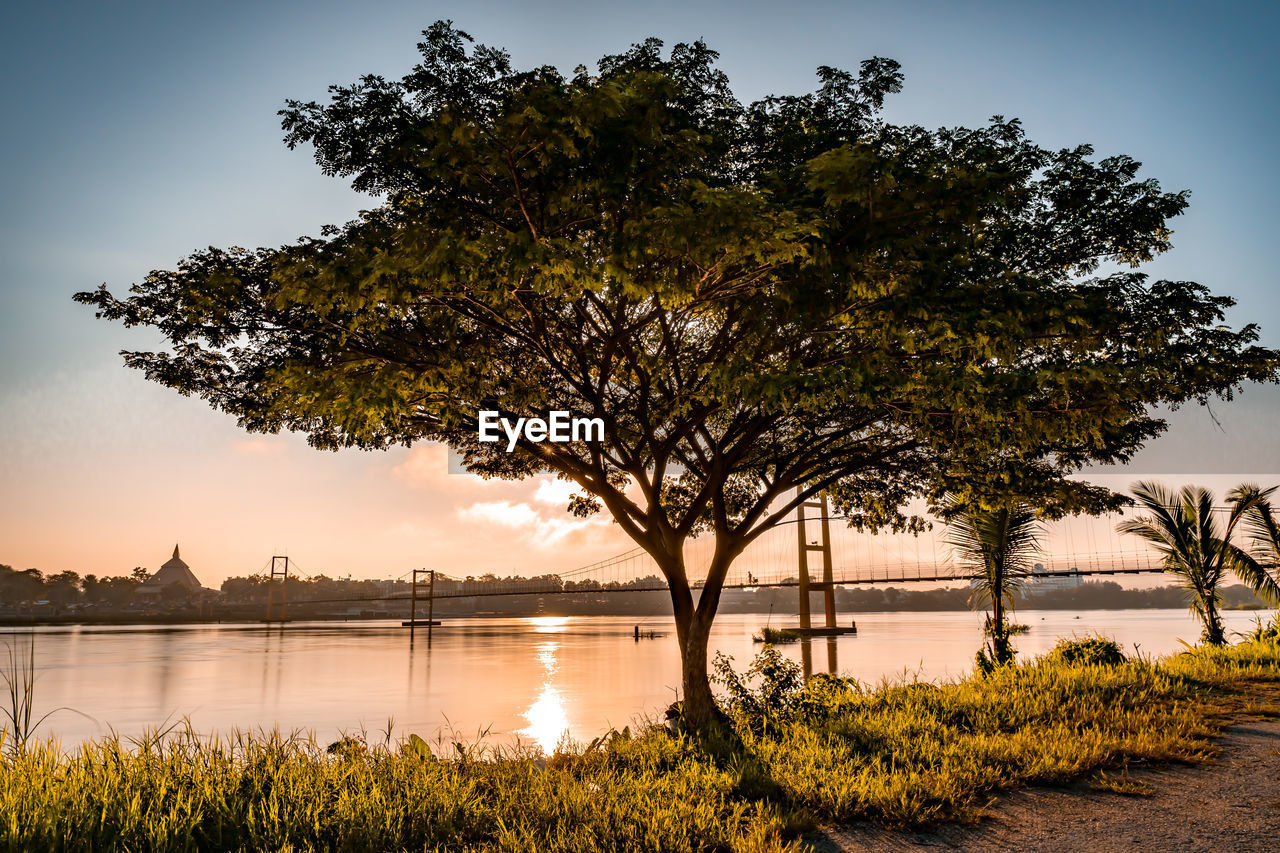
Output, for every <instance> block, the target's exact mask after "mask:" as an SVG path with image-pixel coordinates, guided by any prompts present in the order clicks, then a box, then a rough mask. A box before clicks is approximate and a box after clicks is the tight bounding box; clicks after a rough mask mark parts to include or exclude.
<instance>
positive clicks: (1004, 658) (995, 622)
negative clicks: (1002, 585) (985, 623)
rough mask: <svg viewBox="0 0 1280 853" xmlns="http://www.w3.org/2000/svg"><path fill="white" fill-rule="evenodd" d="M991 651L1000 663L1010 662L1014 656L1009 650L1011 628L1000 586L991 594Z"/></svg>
mask: <svg viewBox="0 0 1280 853" xmlns="http://www.w3.org/2000/svg"><path fill="white" fill-rule="evenodd" d="M991 651H992V652H994V654H993V655H992V657H994V658H995V662H996V663H998V664H1006V663H1009V661H1010V660H1011V659H1012V657H1013V655H1012V654H1011V653H1010V650H1009V628H1008V626H1007V625H1005V614H1004V596H1003V595H1001V594H1000V589H999V587H997V588H996V593H995V595H993V596H991Z"/></svg>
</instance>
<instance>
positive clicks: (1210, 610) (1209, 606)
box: [1201, 595, 1226, 646]
mask: <svg viewBox="0 0 1280 853" xmlns="http://www.w3.org/2000/svg"><path fill="white" fill-rule="evenodd" d="M1201 601H1202V603H1203V604H1202V606H1203V608H1204V641H1205V642H1206V643H1208V644H1209V645H1211V646H1221V645H1222V644H1223V643H1225V642H1226V631H1225V629H1224V628H1223V626H1222V616H1221V615H1220V614H1219V613H1218V606H1217V604H1215V603H1214V600H1213V596H1212V595H1206V596H1204V598H1203V599H1201Z"/></svg>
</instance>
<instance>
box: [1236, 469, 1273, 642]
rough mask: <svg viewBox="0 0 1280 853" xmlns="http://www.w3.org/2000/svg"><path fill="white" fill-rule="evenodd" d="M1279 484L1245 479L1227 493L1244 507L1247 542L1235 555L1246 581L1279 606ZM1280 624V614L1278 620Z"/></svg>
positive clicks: (1271, 602)
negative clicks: (1276, 506) (1274, 504)
mask: <svg viewBox="0 0 1280 853" xmlns="http://www.w3.org/2000/svg"><path fill="white" fill-rule="evenodd" d="M1278 488H1280V487H1277V486H1272V487H1271V488H1269V489H1263V488H1260V487H1259V486H1257V485H1256V484H1253V483H1244V484H1241V485H1240V486H1237V487H1236V488H1234V489H1232V490H1231V491H1230V492H1228V493H1227V500H1228V501H1230V502H1231V504H1232V506H1233V507H1241V513H1242V515H1243V518H1244V521H1243V530H1244V534H1245V536H1246V541H1247V543H1248V544H1247V545H1246V546H1245V549H1243V551H1242V552H1240V553H1237V554H1236V559H1237V560H1238V561H1239V562H1240V564H1241V565H1242V566H1244V568H1245V572H1246V574H1247V576H1248V577H1247V578H1246V579H1245V583H1246V584H1247V585H1248V586H1249V588H1250V589H1252V590H1253V591H1254V593H1255V594H1256V595H1258V596H1260V597H1261V598H1263V599H1265V600H1266V601H1267V602H1269V603H1270V604H1271V606H1272V607H1275V608H1278V609H1280V520H1277V518H1276V512H1275V510H1274V509H1273V508H1272V506H1271V498H1272V496H1273V495H1274V494H1275V493H1276V490H1277V489H1278ZM1274 624H1275V626H1276V627H1277V628H1280V618H1277V619H1276V621H1275V623H1274Z"/></svg>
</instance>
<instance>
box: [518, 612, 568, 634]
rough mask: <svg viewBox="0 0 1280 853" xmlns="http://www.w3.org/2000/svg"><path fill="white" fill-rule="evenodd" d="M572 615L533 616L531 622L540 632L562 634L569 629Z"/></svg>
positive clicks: (536, 630)
mask: <svg viewBox="0 0 1280 853" xmlns="http://www.w3.org/2000/svg"><path fill="white" fill-rule="evenodd" d="M571 618H572V617H570V616H532V617H530V618H529V620H528V621H529V624H530V625H532V626H533V630H534V631H535V632H537V633H539V634H562V633H564V632H565V631H568V630H569V620H570V619H571Z"/></svg>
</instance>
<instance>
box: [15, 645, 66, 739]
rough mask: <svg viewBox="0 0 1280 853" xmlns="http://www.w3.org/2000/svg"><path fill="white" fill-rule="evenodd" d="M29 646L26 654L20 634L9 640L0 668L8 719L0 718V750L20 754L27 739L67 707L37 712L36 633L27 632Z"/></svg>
mask: <svg viewBox="0 0 1280 853" xmlns="http://www.w3.org/2000/svg"><path fill="white" fill-rule="evenodd" d="M26 645H27V649H26V653H25V654H24V653H23V651H22V644H21V642H20V640H19V638H18V637H17V636H15V637H14V639H13V640H12V641H10V642H7V643H6V644H5V652H6V655H7V660H6V661H5V665H4V668H3V669H0V679H3V681H4V687H5V697H4V698H5V704H4V707H3V708H0V713H3V714H4V719H2V720H0V752H7V753H9V754H10V755H19V754H21V753H22V752H23V750H25V749H26V747H27V743H28V742H29V741H30V740H31V737H32V736H33V735H34V734H35V732H36V729H38V728H40V726H41V724H42V723H44V721H45V720H47V719H48V718H49V717H51V716H53V715H54V714H56V713H57V712H58V711H65V710H68V709H66V708H54V709H53V710H52V711H48V712H46V713H45V714H43V715H42V716H40V717H37V716H36V715H35V710H34V709H35V692H36V636H35V634H34V633H31V634H28V635H27V644H26Z"/></svg>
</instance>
